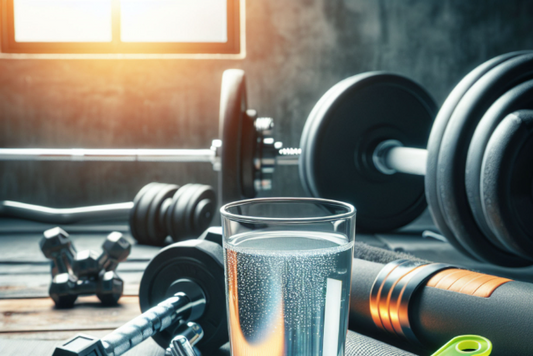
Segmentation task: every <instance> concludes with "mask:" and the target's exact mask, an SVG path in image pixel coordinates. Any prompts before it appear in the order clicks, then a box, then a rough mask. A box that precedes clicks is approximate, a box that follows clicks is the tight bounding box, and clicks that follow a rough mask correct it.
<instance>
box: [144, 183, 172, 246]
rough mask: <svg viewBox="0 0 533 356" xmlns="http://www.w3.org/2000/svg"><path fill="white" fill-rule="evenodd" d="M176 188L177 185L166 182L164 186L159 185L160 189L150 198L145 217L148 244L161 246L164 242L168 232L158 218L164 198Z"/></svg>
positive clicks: (170, 194)
mask: <svg viewBox="0 0 533 356" xmlns="http://www.w3.org/2000/svg"><path fill="white" fill-rule="evenodd" d="M178 188H179V186H177V185H175V184H166V185H164V186H161V189H160V190H159V191H158V192H157V194H156V195H155V197H154V198H153V199H152V202H151V204H150V208H149V209H148V217H147V223H148V226H147V230H148V238H149V241H150V245H153V246H163V244H164V243H165V239H166V237H167V236H168V232H167V229H166V225H164V223H163V224H161V220H162V219H160V216H159V215H160V214H161V213H162V211H161V207H162V206H163V203H164V202H165V200H167V199H169V198H171V197H172V196H173V195H174V194H175V193H176V191H177V190H178ZM163 222H164V221H163Z"/></svg>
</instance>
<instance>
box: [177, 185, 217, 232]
mask: <svg viewBox="0 0 533 356" xmlns="http://www.w3.org/2000/svg"><path fill="white" fill-rule="evenodd" d="M199 204H201V206H199ZM216 207H217V198H216V193H215V191H214V190H213V188H211V187H210V186H208V185H202V184H198V185H196V186H195V187H194V191H193V192H192V193H191V197H190V198H189V201H188V202H187V207H186V208H185V215H184V218H185V230H186V231H188V232H189V236H192V237H195V238H197V237H198V236H200V235H201V234H202V233H203V232H204V231H205V229H207V228H208V227H209V224H210V223H211V220H212V219H213V215H214V214H215V212H216ZM197 208H200V209H201V210H202V211H201V213H202V216H197V214H196V213H197Z"/></svg>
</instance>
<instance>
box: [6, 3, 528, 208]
mask: <svg viewBox="0 0 533 356" xmlns="http://www.w3.org/2000/svg"><path fill="white" fill-rule="evenodd" d="M246 12H247V14H246V15H247V17H246V31H247V44H246V46H247V57H246V59H244V60H5V59H4V60H0V146H3V147H124V148H126V147H146V148H148V147H151V148H166V147H168V148H180V147H183V148H205V147H208V146H209V144H210V142H211V139H212V138H215V137H216V135H217V124H218V104H219V103H218V102H219V95H220V79H221V75H222V72H223V71H224V70H225V69H228V68H242V69H244V70H245V71H246V73H247V80H248V83H247V84H248V99H249V104H250V107H253V108H255V109H257V110H258V111H259V113H260V115H262V116H272V117H274V118H275V119H276V122H277V126H276V134H277V135H276V136H277V138H278V139H280V140H282V141H284V143H285V144H286V145H298V143H299V137H300V132H301V129H302V128H303V125H304V122H305V120H306V118H307V115H308V114H309V112H310V111H311V109H312V107H313V105H314V103H315V102H316V101H317V100H318V99H319V98H320V96H321V95H322V94H323V93H324V92H325V91H326V90H327V89H328V88H329V87H331V86H332V85H334V84H335V83H336V82H338V81H339V80H341V79H343V78H345V77H347V76H350V75H353V74H356V73H359V72H362V71H368V70H386V71H393V72H397V73H401V74H404V75H407V76H409V77H411V78H413V79H415V80H416V81H419V82H420V83H422V84H423V85H424V86H425V87H426V88H427V89H428V90H429V91H430V92H431V93H432V94H433V95H434V96H435V98H436V99H437V101H438V102H439V103H442V101H443V100H444V99H445V97H446V95H447V93H448V92H449V91H450V90H451V89H452V88H453V86H454V85H455V84H456V83H457V82H458V81H459V80H460V79H461V78H462V76H464V75H465V74H466V73H467V72H468V71H469V70H470V69H472V68H473V67H475V66H476V65H477V64H479V63H481V62H483V61H485V60H487V59H489V58H491V57H493V56H495V55H497V54H500V53H504V52H508V51H513V50H518V49H528V48H532V47H533V31H532V30H533V22H532V21H531V18H532V16H533V2H530V1H525V0H522V1H521V0H505V1H504V0H468V1H464V0H454V1H451V0H438V1H437V0H431V1H430V0H418V1H415V0H290V1H287V0H268V1H266V0H247V5H246ZM154 180H156V181H162V182H175V183H178V184H182V183H186V182H193V181H194V182H200V183H208V184H213V185H214V184H216V174H215V173H214V172H212V170H211V167H210V165H208V164H162V163H161V164H148V163H65V162H55V163H50V162H41V163H38V162H37V163H31V162H4V163H0V199H12V200H21V201H25V202H31V203H37V204H48V205H52V206H72V205H79V204H98V203H105V202H116V201H127V200H131V199H132V197H133V196H134V194H135V193H136V192H137V190H138V189H139V188H140V187H141V186H142V185H144V184H145V183H147V182H149V181H154ZM275 186H276V188H275V190H274V191H273V194H275V195H300V194H303V192H302V190H301V188H300V184H299V180H298V176H297V169H296V168H295V167H283V168H280V169H279V170H278V174H277V177H276V181H275Z"/></svg>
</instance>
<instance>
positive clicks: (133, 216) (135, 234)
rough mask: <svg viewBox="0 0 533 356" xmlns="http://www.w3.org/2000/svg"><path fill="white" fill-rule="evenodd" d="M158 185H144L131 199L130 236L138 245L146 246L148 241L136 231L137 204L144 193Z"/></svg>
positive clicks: (154, 183)
mask: <svg viewBox="0 0 533 356" xmlns="http://www.w3.org/2000/svg"><path fill="white" fill-rule="evenodd" d="M158 185H159V183H156V182H152V183H148V184H146V185H145V186H144V187H142V188H141V190H139V192H138V193H137V195H135V198H133V207H132V208H131V210H130V215H129V225H130V233H131V236H133V238H134V239H135V240H137V242H139V243H140V244H148V243H149V242H148V239H147V238H146V235H140V234H139V232H138V230H137V222H138V220H139V215H138V209H139V202H140V201H141V199H142V198H143V197H144V195H145V194H146V192H148V191H149V190H150V189H152V188H153V187H155V186H158Z"/></svg>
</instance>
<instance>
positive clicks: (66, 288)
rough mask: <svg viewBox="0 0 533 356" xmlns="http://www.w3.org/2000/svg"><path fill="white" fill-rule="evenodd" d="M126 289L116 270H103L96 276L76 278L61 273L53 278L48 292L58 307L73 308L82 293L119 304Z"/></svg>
mask: <svg viewBox="0 0 533 356" xmlns="http://www.w3.org/2000/svg"><path fill="white" fill-rule="evenodd" d="M123 290H124V281H122V279H121V278H120V277H119V276H118V275H117V274H116V273H115V272H114V271H109V272H102V273H100V274H99V275H97V276H96V278H76V276H73V275H71V274H69V273H61V274H58V275H56V276H54V278H53V279H52V283H51V284H50V289H49V290H48V294H49V295H50V298H52V300H53V301H54V303H55V305H56V306H57V307H58V308H71V307H72V306H73V305H74V303H75V302H76V299H77V298H78V296H80V295H93V294H96V296H97V297H98V299H100V301H101V302H102V304H104V305H114V304H117V302H118V300H119V299H120V297H121V296H122V291H123Z"/></svg>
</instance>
